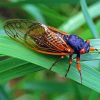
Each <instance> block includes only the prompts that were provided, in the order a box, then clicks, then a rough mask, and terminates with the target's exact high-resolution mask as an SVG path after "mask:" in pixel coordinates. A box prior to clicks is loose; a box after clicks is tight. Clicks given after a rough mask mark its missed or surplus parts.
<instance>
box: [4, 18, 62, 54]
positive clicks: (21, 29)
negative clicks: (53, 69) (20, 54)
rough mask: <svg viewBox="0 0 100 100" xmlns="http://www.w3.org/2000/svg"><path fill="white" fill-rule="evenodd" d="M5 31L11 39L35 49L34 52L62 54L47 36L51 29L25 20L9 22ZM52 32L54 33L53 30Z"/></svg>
mask: <svg viewBox="0 0 100 100" xmlns="http://www.w3.org/2000/svg"><path fill="white" fill-rule="evenodd" d="M4 29H5V32H6V33H7V34H8V36H9V37H11V38H13V39H15V40H17V41H19V42H24V43H26V44H28V46H29V47H31V48H34V49H33V50H36V51H45V52H49V53H55V55H56V53H61V52H62V51H60V50H58V49H57V48H56V47H55V46H54V45H52V43H50V42H49V41H48V38H47V37H46V36H48V35H47V34H49V33H48V30H49V28H48V27H47V26H45V25H43V24H40V23H38V22H34V21H31V20H24V19H14V20H8V21H7V22H6V24H5V26H4ZM50 32H51V33H52V32H53V30H50ZM52 34H54V32H53V33H52ZM54 37H55V36H54ZM54 37H52V38H54ZM49 40H50V39H49ZM54 40H55V39H54ZM55 41H56V40H55ZM62 41H63V40H62Z"/></svg>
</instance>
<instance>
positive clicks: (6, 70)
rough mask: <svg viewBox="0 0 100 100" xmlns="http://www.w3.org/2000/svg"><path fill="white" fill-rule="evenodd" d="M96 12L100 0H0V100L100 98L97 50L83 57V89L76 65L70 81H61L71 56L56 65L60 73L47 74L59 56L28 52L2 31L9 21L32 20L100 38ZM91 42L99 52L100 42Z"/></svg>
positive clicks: (88, 99)
mask: <svg viewBox="0 0 100 100" xmlns="http://www.w3.org/2000/svg"><path fill="white" fill-rule="evenodd" d="M85 1H86V2H85ZM82 2H85V3H87V4H86V5H85V4H84V3H82ZM86 6H88V7H86ZM85 8H86V9H85ZM82 9H83V10H82ZM98 9H100V1H98V0H0V100H84V99H85V100H99V98H100V94H99V93H100V85H99V83H100V72H99V71H100V55H99V54H98V53H99V52H96V53H90V54H86V55H83V56H82V57H81V60H82V61H81V65H82V74H83V85H80V78H79V73H78V72H77V70H76V69H75V63H74V64H73V65H72V68H71V71H70V72H69V74H68V78H70V79H68V78H67V79H65V78H64V77H61V76H64V73H65V71H66V65H68V64H67V62H68V58H67V57H66V58H65V59H64V60H62V61H61V62H59V64H57V65H56V66H55V67H54V69H53V71H54V72H57V73H58V74H56V73H54V72H51V71H48V70H46V69H48V68H49V67H50V66H51V64H52V63H53V62H54V60H55V59H56V58H57V57H55V56H49V55H43V54H40V53H35V52H33V51H31V50H29V49H27V48H25V47H24V46H22V45H21V44H19V43H17V42H15V41H13V40H11V39H9V38H8V37H7V36H5V35H4V34H5V33H4V30H3V25H4V22H5V21H6V20H7V19H15V18H19V19H32V20H36V21H39V22H41V23H44V24H47V25H49V26H54V27H56V28H57V27H58V28H59V29H61V30H63V31H66V32H69V34H72V33H74V34H77V35H79V36H80V37H82V38H83V39H93V38H100V37H99V36H100V34H99V33H100V11H99V10H98ZM83 15H84V16H83ZM84 17H85V18H84ZM87 23H88V24H87ZM94 34H95V35H94ZM91 44H92V46H95V47H97V48H98V49H100V40H99V39H95V40H91ZM32 55H33V56H32ZM18 58H19V59H18ZM33 60H34V61H33ZM85 60H86V61H85ZM88 60H89V61H88ZM45 62H46V63H45ZM60 65H62V66H60ZM45 68H46V69H45ZM40 70H41V71H40ZM71 79H72V80H71ZM73 80H74V81H73ZM78 83H79V84H78Z"/></svg>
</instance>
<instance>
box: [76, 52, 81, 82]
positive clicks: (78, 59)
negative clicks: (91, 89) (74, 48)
mask: <svg viewBox="0 0 100 100" xmlns="http://www.w3.org/2000/svg"><path fill="white" fill-rule="evenodd" d="M76 67H77V70H78V71H79V73H80V79H81V84H82V73H81V65H80V54H77V57H76Z"/></svg>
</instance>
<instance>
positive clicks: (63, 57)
mask: <svg viewBox="0 0 100 100" xmlns="http://www.w3.org/2000/svg"><path fill="white" fill-rule="evenodd" d="M62 58H64V56H60V57H59V58H58V59H57V60H56V61H55V62H54V63H53V64H52V66H51V67H50V69H49V70H51V69H52V68H53V67H54V66H55V65H56V63H58V62H59V61H60V59H62Z"/></svg>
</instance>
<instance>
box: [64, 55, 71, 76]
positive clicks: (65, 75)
mask: <svg viewBox="0 0 100 100" xmlns="http://www.w3.org/2000/svg"><path fill="white" fill-rule="evenodd" d="M71 64H72V54H71V55H70V56H69V67H68V69H67V72H66V74H65V77H66V76H67V74H68V72H69V70H70V67H71Z"/></svg>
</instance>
